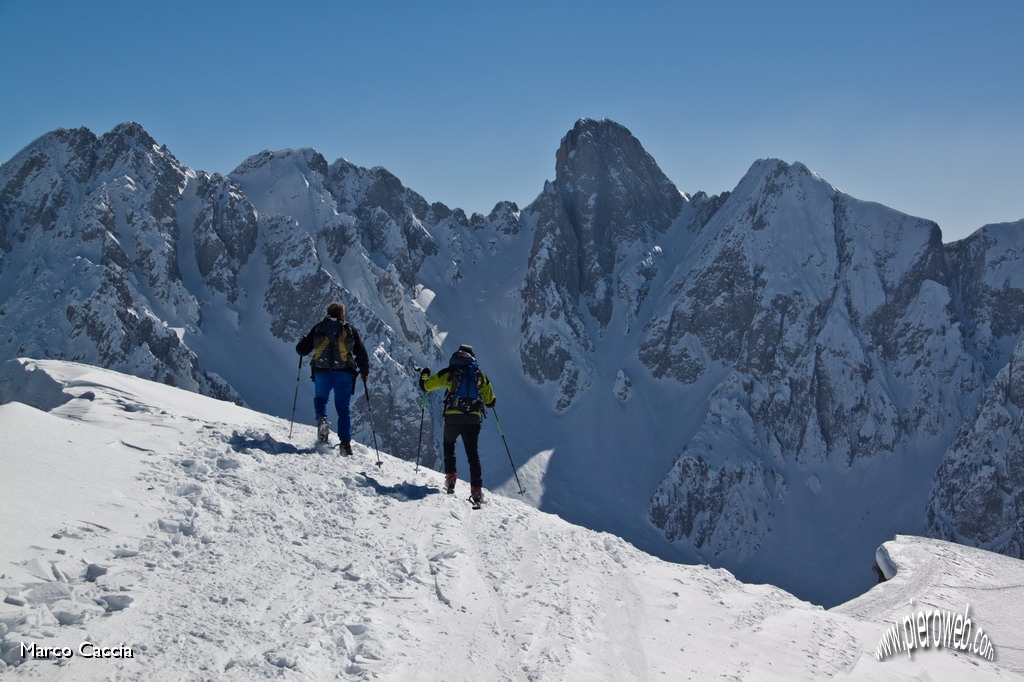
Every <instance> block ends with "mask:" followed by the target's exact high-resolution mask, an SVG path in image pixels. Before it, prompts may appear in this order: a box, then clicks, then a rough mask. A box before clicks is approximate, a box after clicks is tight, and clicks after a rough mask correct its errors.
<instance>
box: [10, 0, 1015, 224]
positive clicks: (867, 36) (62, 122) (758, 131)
mask: <svg viewBox="0 0 1024 682" xmlns="http://www.w3.org/2000/svg"><path fill="white" fill-rule="evenodd" d="M0 102H2V104H0V161H6V160H8V159H10V158H11V157H12V156H13V155H14V154H15V153H17V152H18V151H19V150H20V149H22V148H23V147H25V146H26V145H28V144H29V143H30V142H32V141H33V140H34V139H36V138H37V137H39V136H40V135H42V134H44V133H46V132H48V131H50V130H53V129H55V128H59V127H64V128H77V127H80V126H85V127H87V128H89V129H91V130H92V131H93V132H95V133H97V134H102V133H105V132H107V131H109V130H110V129H111V128H113V127H114V126H115V125H117V124H118V123H120V122H123V121H137V122H139V123H141V124H142V126H143V127H145V128H146V130H148V131H149V133H150V134H151V135H152V136H153V137H154V138H155V139H156V141H157V142H158V143H160V144H165V145H167V147H168V148H169V149H170V150H171V151H172V152H173V153H174V155H175V156H176V157H177V158H178V159H179V160H180V161H181V162H183V163H185V164H186V165H188V166H190V167H192V168H195V169H198V170H206V171H211V172H213V171H216V172H220V173H228V172H230V171H231V170H233V169H234V168H235V166H237V165H238V164H239V163H240V162H242V161H243V160H244V159H245V158H247V157H248V156H250V155H252V154H255V153H258V152H260V151H262V150H264V149H272V150H278V149H285V148H299V147H312V148H314V149H317V150H318V151H320V152H321V153H322V154H323V155H324V156H325V157H326V158H327V160H328V161H334V160H335V159H337V158H339V157H345V158H346V159H348V160H349V161H352V162H353V163H355V164H358V165H360V166H383V167H385V168H387V169H388V170H390V171H391V172H393V173H394V174H395V175H397V176H398V177H399V179H400V180H401V181H402V182H403V183H404V184H405V185H406V186H408V187H410V188H412V189H413V190H415V191H417V192H419V193H420V194H422V195H423V196H424V197H425V198H426V199H427V200H428V201H431V202H433V201H442V202H444V203H445V204H447V205H449V206H451V207H456V206H457V207H461V208H463V209H465V210H466V211H467V212H469V213H471V212H474V211H479V212H484V213H486V212H488V211H489V210H490V209H491V208H492V207H493V205H494V204H495V203H496V202H498V201H500V200H511V201H515V202H517V203H518V204H519V205H520V206H525V205H526V204H527V203H529V202H530V201H532V200H533V199H534V198H535V197H536V195H537V194H538V193H539V192H540V191H541V189H542V188H543V183H544V181H545V180H547V179H553V178H554V158H555V150H556V149H557V148H558V144H559V141H560V140H561V138H562V136H563V135H565V133H566V132H567V131H568V130H569V129H570V128H571V127H572V126H573V124H574V123H575V121H576V119H578V118H580V117H584V116H587V117H591V118H603V117H607V118H611V119H613V120H615V121H618V122H619V123H621V124H623V125H625V126H626V127H627V128H629V129H630V130H631V131H632V132H633V134H634V135H635V136H636V137H637V138H638V139H639V140H640V142H641V143H642V144H643V145H644V147H645V148H646V149H647V151H648V152H650V153H651V154H652V155H653V156H654V158H655V159H656V160H657V161H658V163H659V165H660V166H661V168H662V169H663V170H664V171H665V173H666V174H667V175H668V176H669V178H671V179H672V180H673V181H674V182H675V183H676V185H678V186H679V188H680V189H681V190H683V191H685V192H689V193H693V192H696V191H698V190H704V191H706V192H708V193H719V192H722V191H726V190H731V189H733V188H734V187H735V186H736V184H737V183H738V182H739V180H740V179H741V178H742V176H743V175H744V173H746V171H747V169H748V168H749V167H750V165H751V164H752V163H753V162H754V161H755V160H757V159H759V158H765V157H776V158H780V159H783V160H784V161H787V162H795V161H800V162H802V163H804V164H806V165H807V166H809V167H810V168H811V169H812V170H814V171H815V172H817V173H818V174H820V175H821V176H822V177H824V178H825V179H826V180H828V181H829V182H831V183H832V184H834V185H836V186H837V187H839V188H840V189H842V190H843V191H845V192H847V193H849V194H851V195H853V196H855V197H857V198H860V199H865V200H869V201H877V202H880V203H883V204H886V205H888V206H891V207H892V208H895V209H898V210H900V211H904V212H906V213H910V214H912V215H916V216H921V217H924V218H929V219H932V220H935V221H936V222H938V223H939V225H940V226H941V227H942V229H943V235H944V239H945V240H946V241H950V240H952V239H958V238H961V237H964V236H966V235H967V234H969V233H970V232H972V231H973V230H974V229H976V228H978V227H980V226H982V225H984V224H987V223H992V222H1006V221H1012V220H1020V219H1022V218H1024V1H1019V0H971V1H968V0H964V1H955V2H954V1H951V0H885V1H882V0H878V1H861V2H854V1H849V2H843V1H840V0H775V1H767V0H764V1H760V0H759V1H756V2H755V1H752V0H751V1H743V0H733V1H729V0H716V1H707V2H686V1H677V2H669V1H657V2H654V1H644V0H629V1H618V0H616V1H612V0H591V1H583V0H577V1H575V2H570V1H561V2H559V1H558V0H547V1H535V0H508V1H505V2H488V1H487V0H475V1H468V2H446V1H444V0H436V1H433V2H427V1H424V0H419V1H416V2H388V1H387V0H378V1H373V0H365V1H361V2H349V1H345V0H336V1H326V0H324V1H304V0H287V1H285V0H282V1H280V2H263V1H260V0H247V1H244V2H243V1H228V0H224V1H218V0H176V1H174V2H171V1H168V2H143V1H142V0H133V1H131V2H128V1H121V0H89V1H83V0H0Z"/></svg>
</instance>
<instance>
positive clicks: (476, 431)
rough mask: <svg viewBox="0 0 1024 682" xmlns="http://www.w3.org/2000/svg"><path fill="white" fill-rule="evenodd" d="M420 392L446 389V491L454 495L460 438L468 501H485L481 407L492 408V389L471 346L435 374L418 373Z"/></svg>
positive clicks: (493, 402)
mask: <svg viewBox="0 0 1024 682" xmlns="http://www.w3.org/2000/svg"><path fill="white" fill-rule="evenodd" d="M420 388H422V389H423V390H424V391H436V390H437V389H439V388H443V389H445V396H444V436H443V443H444V473H445V490H446V491H447V492H448V494H449V495H450V494H452V493H454V492H455V481H456V480H457V479H458V476H457V475H456V472H455V441H456V440H457V439H458V438H459V436H462V445H463V447H465V448H466V458H467V459H468V460H469V485H470V491H471V494H470V500H471V501H472V502H473V503H474V504H476V505H479V504H480V503H482V502H483V500H484V494H483V473H482V471H481V468H480V450H479V446H478V443H479V439H480V424H481V422H483V419H484V407H485V406H486V407H494V404H495V402H496V399H495V397H494V389H492V388H491V382H490V380H489V379H488V378H487V375H486V374H484V373H483V372H481V371H480V367H479V366H478V365H477V363H476V354H475V353H474V351H473V347H472V346H466V345H462V346H459V349H458V350H457V351H455V353H454V354H453V355H452V357H451V360H449V362H448V366H447V367H445V368H444V369H442V370H441V371H439V372H438V373H437V374H431V372H430V370H429V369H422V370H420Z"/></svg>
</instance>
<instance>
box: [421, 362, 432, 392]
mask: <svg viewBox="0 0 1024 682" xmlns="http://www.w3.org/2000/svg"><path fill="white" fill-rule="evenodd" d="M429 378H430V370H429V369H427V368H426V367H424V368H423V369H421V370H420V390H421V391H426V390H427V388H426V386H424V382H426V380H427V379H429Z"/></svg>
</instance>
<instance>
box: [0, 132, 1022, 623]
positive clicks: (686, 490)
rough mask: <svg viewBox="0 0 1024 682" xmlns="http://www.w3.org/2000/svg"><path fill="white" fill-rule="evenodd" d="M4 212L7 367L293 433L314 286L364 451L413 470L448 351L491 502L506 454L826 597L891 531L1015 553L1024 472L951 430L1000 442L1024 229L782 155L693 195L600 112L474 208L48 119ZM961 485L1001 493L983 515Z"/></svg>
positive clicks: (545, 477)
mask: <svg viewBox="0 0 1024 682" xmlns="http://www.w3.org/2000/svg"><path fill="white" fill-rule="evenodd" d="M0 228H2V229H0V255H2V261H0V306H2V307H0V312H2V314H3V320H4V330H5V332H6V333H5V334H4V335H3V337H2V338H0V359H6V358H10V357H15V356H34V357H40V358H66V359H72V360H77V361H80V362H87V363H92V364H96V365H101V366H104V367H110V368H114V369H117V370H120V371H123V372H128V373H132V374H135V375H139V376H142V377H145V378H150V379H155V380H158V381H162V382H165V383H171V384H174V385H177V386H180V387H183V388H187V389H190V390H193V391H199V392H202V393H205V394H207V395H212V396H215V397H220V398H226V399H229V400H235V401H237V402H244V403H246V404H248V405H250V406H252V407H254V408H257V409H259V410H261V411H264V412H267V413H270V414H275V415H278V416H282V417H290V416H291V414H292V409H293V404H294V405H296V408H295V409H296V412H295V415H296V420H297V421H299V422H300V423H306V422H308V421H309V419H310V415H311V407H310V402H311V390H310V383H309V381H308V373H307V369H306V368H305V367H299V366H298V358H297V356H296V355H295V354H294V350H293V344H294V343H295V341H296V339H297V338H298V337H299V336H301V335H302V334H303V333H305V331H307V330H308V329H309V327H311V326H312V325H313V324H314V323H315V322H316V321H317V320H319V319H320V318H321V317H322V316H323V313H324V308H325V306H326V304H327V303H328V302H329V301H331V300H333V299H338V300H341V301H343V302H345V303H346V305H347V306H348V317H349V318H350V320H351V321H352V322H353V323H354V324H355V325H356V326H357V327H358V328H359V330H360V332H361V334H362V336H363V338H364V341H365V342H366V344H367V347H368V350H369V351H370V353H371V363H372V365H373V369H372V370H371V380H370V382H369V384H368V385H367V390H366V391H365V395H356V396H355V398H354V400H353V407H354V409H355V413H356V414H355V422H356V423H355V427H356V429H355V433H356V438H357V440H360V441H361V442H364V443H372V442H374V440H376V441H378V442H379V444H380V446H381V448H382V449H384V450H386V451H390V452H393V453H396V454H397V455H399V456H402V457H405V458H407V459H413V458H415V457H417V456H420V458H421V461H422V462H423V463H425V464H427V465H428V466H430V465H434V464H435V463H436V452H437V449H438V448H437V442H436V441H437V435H436V434H437V431H438V428H437V421H438V420H437V413H438V402H437V397H436V396H433V395H432V396H431V397H430V399H428V400H427V402H426V403H425V404H424V403H423V402H421V400H420V397H421V396H420V394H419V391H418V388H417V386H416V382H415V378H416V372H415V368H416V367H418V366H423V365H427V366H431V367H434V368H435V369H436V368H438V367H440V366H442V365H443V363H444V362H445V361H446V360H447V357H448V355H449V354H450V353H451V352H452V351H453V350H454V349H455V348H456V347H457V346H458V345H459V344H461V343H470V344H472V345H474V346H475V347H476V349H477V355H478V359H479V360H480V362H481V365H482V367H483V368H484V371H486V372H487V373H488V374H489V375H490V376H491V379H492V381H493V382H494V384H495V389H496V394H497V396H498V402H499V406H498V408H497V409H498V411H499V413H500V415H501V420H502V422H501V424H502V425H503V426H504V427H505V428H506V430H507V431H508V433H507V436H508V438H507V439H506V440H504V441H502V440H501V439H499V437H498V432H496V431H497V430H495V429H493V428H492V427H491V426H490V421H489V422H488V424H487V425H485V429H484V437H483V441H482V447H483V458H484V467H485V483H486V484H487V485H488V487H490V488H492V489H499V490H501V489H509V488H511V486H512V484H511V483H510V482H509V479H510V478H512V469H511V468H510V466H509V465H510V459H511V460H512V462H511V463H512V464H515V465H517V466H522V469H521V470H520V471H519V475H520V476H521V477H523V478H525V479H527V480H528V481H529V484H528V485H527V489H528V490H527V498H528V499H529V500H531V501H532V502H533V503H535V504H537V505H538V506H540V507H541V508H542V509H546V510H549V511H554V512H557V513H559V514H561V515H562V516H564V517H566V518H567V519H569V520H571V521H574V522H577V523H581V524H583V525H587V526H590V527H592V528H596V529H599V530H605V531H609V532H614V533H616V534H619V535H621V536H622V537H625V538H626V539H628V540H630V541H631V542H633V543H634V544H636V545H637V546H639V547H641V548H642V549H645V550H648V551H651V552H653V553H655V554H657V555H659V556H661V557H664V558H669V559H673V560H684V561H702V562H705V563H710V564H713V565H720V566H725V567H728V568H729V569H730V570H732V571H733V572H735V573H736V574H737V575H739V576H740V577H742V578H745V579H750V580H757V581H769V582H773V583H775V584H777V585H780V586H783V587H785V588H786V589H788V590H790V591H792V592H794V593H795V594H797V595H799V596H802V597H804V598H807V599H811V600H814V601H817V602H819V603H826V604H828V603H837V602H838V601H841V600H843V599H846V598H848V597H850V596H852V595H854V594H856V593H859V592H861V591H863V590H864V589H866V587H867V586H869V585H870V583H871V582H872V580H873V579H874V575H873V574H872V572H871V571H870V570H869V568H870V556H871V553H872V552H873V551H874V548H875V547H877V546H878V544H880V543H881V542H883V541H885V540H887V539H889V538H891V537H892V536H893V535H894V534H895V533H897V532H902V533H915V534H922V533H924V532H925V531H926V529H930V532H932V533H934V534H936V535H940V536H942V537H953V538H956V539H957V540H958V541H961V542H964V543H968V544H982V545H984V546H987V547H994V548H997V549H1000V550H1001V551H1006V552H1007V553H1010V554H1014V555H1015V556H1020V547H1021V543H1020V541H1019V538H1020V535H1019V532H1018V535H1017V536H1015V537H1017V538H1018V540H1017V541H1016V542H1010V541H1007V542H1004V543H1002V544H999V543H996V542H994V540H993V538H1006V537H1010V536H1011V535H1012V534H1013V527H1014V526H1013V524H1014V523H1015V519H1016V518H1019V513H1016V512H1013V511H1012V509H1013V508H1014V507H1013V504H1016V503H1012V502H1011V501H1009V500H1011V498H1013V495H1015V494H1016V495H1017V497H1019V490H1020V489H1021V486H1020V485H1019V481H1017V479H1018V478H1019V472H1020V466H1019V464H1015V463H1014V460H1013V458H1012V455H1011V451H1010V450H1009V449H1006V448H1004V449H1000V450H999V452H998V453H995V452H991V451H987V450H986V451H984V452H983V451H982V448H984V447H985V446H983V445H982V443H983V442H984V439H980V438H977V437H971V435H970V434H969V430H970V429H972V428H977V427H978V425H979V424H983V423H985V424H988V423H992V424H994V423H996V422H998V423H999V427H998V428H1000V429H1002V431H1001V433H1003V434H1004V436H1002V438H1004V439H1007V440H1009V441H1013V439H1014V438H1016V441H1015V442H1017V443H1019V441H1020V439H1019V434H1020V432H1021V418H1020V411H1019V409H1017V408H1015V407H1013V405H1016V404H1019V403H1013V404H1010V402H1009V401H1008V399H1006V398H1005V396H1006V395H1008V394H1007V393H1006V392H1005V391H1003V393H1001V394H999V393H998V392H997V393H996V394H993V390H994V389H993V388H992V386H997V385H1001V384H1000V382H1001V381H1003V379H1002V378H999V379H996V380H995V383H993V378H995V377H997V375H998V376H999V377H1002V374H1000V373H1001V372H1002V371H1003V370H1004V368H1005V367H1008V366H1010V365H1008V363H1010V361H1011V354H1012V353H1013V349H1014V348H1015V347H1016V346H1017V344H1018V342H1020V341H1021V340H1022V334H1021V319H1022V317H1021V315H1020V312H1021V311H1022V308H1024V275H1021V274H1020V273H1021V272H1024V270H1022V269H1021V268H1019V267H1015V265H1014V264H1015V263H1017V264H1019V263H1018V261H1019V259H1020V257H1021V254H1022V252H1024V223H1017V224H1014V225H1004V226H988V227H986V228H982V229H981V230H979V231H978V232H977V233H975V235H973V236H972V237H970V238H968V239H966V240H964V241H962V242H959V243H956V244H950V245H943V244H942V241H941V234H940V232H939V229H938V227H937V226H936V225H935V224H933V223H930V222H928V221H924V220H920V219H917V218H912V217H909V216H906V215H904V214H901V213H899V212H897V211H894V210H891V209H888V208H886V207H884V206H880V205H878V204H872V203H867V202H863V201H859V200H857V199H854V198H853V197H850V196H848V195H846V194H844V193H842V192H840V191H839V190H837V189H836V188H834V187H832V186H831V185H829V184H828V183H827V182H825V181H824V180H823V179H821V178H820V177H818V176H816V175H815V174H814V173H812V172H811V171H810V170H808V169H807V168H805V167H804V166H802V165H801V164H792V165H789V164H786V163H783V162H781V161H777V160H762V161H758V162H756V163H755V164H754V165H753V166H752V167H751V169H750V171H749V172H748V173H747V175H746V176H745V177H744V178H743V179H742V180H741V182H740V183H739V185H737V187H736V189H735V190H734V191H733V192H731V193H728V194H725V195H722V196H711V197H709V196H707V195H705V194H703V193H699V192H698V193H695V194H693V195H692V196H687V195H686V194H684V193H682V192H680V191H679V189H677V188H676V187H675V186H674V185H673V184H672V182H671V181H670V180H668V179H667V178H666V177H665V176H664V174H663V173H662V172H661V171H660V169H659V168H658V166H657V164H656V163H655V161H654V159H652V158H651V157H650V155H649V154H647V153H646V152H645V151H644V149H643V147H642V146H641V144H640V143H639V142H638V141H637V140H636V139H635V138H634V137H633V136H632V135H631V134H630V133H629V131H628V130H626V129H625V128H624V127H622V126H621V125H619V124H617V123H614V122H611V121H607V120H604V121H594V120H589V119H582V120H580V121H579V122H577V124H576V125H575V126H574V128H573V129H572V130H571V131H570V132H569V133H568V134H567V135H566V137H565V138H564V139H563V141H562V144H561V145H560V147H559V149H558V150H557V153H556V171H555V180H554V181H552V182H549V183H547V184H546V185H545V187H544V188H543V191H542V192H541V193H540V195H539V196H538V197H537V199H536V200H535V201H534V202H532V203H531V204H530V205H529V206H527V207H525V208H523V209H522V210H520V209H519V208H518V207H517V206H515V205H514V204H511V203H501V204H498V205H497V206H496V207H495V209H494V210H493V211H492V212H491V214H490V215H488V216H483V215H480V214H474V215H473V216H472V217H469V218H467V216H466V215H465V214H464V213H463V212H462V211H461V210H458V209H454V210H452V209H449V208H448V207H447V206H445V205H443V204H441V203H434V204H429V203H428V202H427V201H426V200H424V199H423V198H422V197H421V196H419V195H418V194H416V193H415V192H413V191H412V190H410V189H408V188H406V187H404V186H403V185H402V184H401V182H400V181H399V180H398V179H397V178H395V177H394V176H393V175H392V174H390V173H388V172H387V171H386V170H384V169H381V168H373V169H365V168H360V167H357V166H354V165H353V164H351V163H349V162H347V161H345V160H344V159H339V160H338V161H335V162H334V163H333V164H329V163H328V162H327V161H326V159H324V158H323V157H322V156H321V155H320V154H318V153H317V152H315V151H313V150H308V149H307V150H286V151H280V152H269V151H268V152H263V153H260V154H257V155H255V156H253V157H251V158H249V159H247V160H246V161H244V162H243V163H242V164H241V165H240V166H239V167H238V168H237V169H236V170H235V171H234V172H233V173H231V174H230V175H229V176H228V177H223V176H220V175H216V174H213V175H211V174H208V173H204V172H201V171H195V170H192V169H189V168H187V167H185V166H183V165H182V164H181V163H180V162H178V161H177V160H176V159H175V158H174V157H173V156H172V155H171V153H170V152H169V151H168V150H167V149H166V148H163V147H159V146H158V145H157V144H156V143H155V142H154V141H153V140H152V139H151V138H150V137H149V136H148V135H147V134H146V133H145V131H144V130H143V129H142V128H141V127H139V126H138V125H137V124H124V125H122V126H119V127H118V128H116V129H115V130H114V131H112V132H110V133H108V134H106V135H104V136H102V137H96V136H95V135H93V134H92V133H90V132H89V131H87V130H84V129H80V130H76V131H66V130H59V131H55V132H53V133H50V134H48V135H46V136H44V137H42V138H40V139H39V140H37V141H36V142H35V143H33V144H32V145H30V146H29V147H27V148H26V149H25V150H23V151H22V152H20V153H19V154H18V155H16V156H15V157H14V158H13V159H12V160H11V161H10V162H8V163H6V164H4V165H3V166H0ZM297 380H298V384H297V385H296V381H297ZM1004 383H1007V385H1009V384H1010V383H1012V379H1011V378H1007V379H1005V382H1004ZM360 393H364V391H362V390H360ZM295 396H297V398H296V397H295ZM293 400H294V401H295V402H294V403H293ZM1000 401H1002V402H1000ZM979 406H980V407H981V411H980V412H979ZM368 408H369V409H368ZM494 416H495V417H496V416H497V415H494ZM994 428H995V427H994ZM958 433H959V434H960V436H959V437H958ZM954 442H955V444H954ZM951 445H953V448H952V449H950V446H951ZM507 446H511V447H508V449H506V448H507ZM947 450H948V454H947ZM506 455H508V456H506ZM986 457H987V458H988V459H985V458H986ZM993 458H994V459H993ZM989 460H993V463H992V464H991V468H992V469H993V471H994V472H995V473H994V474H993V475H991V476H986V477H979V476H976V475H973V474H972V473H970V472H973V471H975V470H977V469H978V467H981V466H983V462H988V461H989ZM995 460H998V461H995ZM986 471H988V469H986ZM953 481H956V482H957V483H955V485H954V483H952V482H953ZM1014 481H1016V482H1014ZM1014 486H1016V487H1014ZM511 489H512V490H517V488H511ZM1007 491H1011V492H1007ZM1012 491H1017V492H1016V493H1014V492H1012ZM964 495H966V496H968V498H967V499H970V500H984V501H985V504H986V505H988V506H987V507H986V509H988V508H990V507H993V505H994V504H995V502H992V500H998V501H999V502H1000V504H1002V507H1001V509H1000V510H997V511H998V513H997V511H992V512H991V513H989V514H988V515H986V516H985V520H984V521H983V522H980V521H979V520H978V513H979V512H978V510H977V509H976V508H973V509H966V508H965V507H968V506H970V505H971V504H973V503H964V501H963V499H965V498H963V497H962V496H964ZM957 496H961V497H957ZM1013 499H1015V498H1013ZM1018 508H1019V505H1018ZM993 509H994V507H993ZM926 510H928V513H927V515H926ZM982 526H984V527H983V528H982ZM1018 531H1019V529H1018ZM822 547H827V548H829V551H821V548H822Z"/></svg>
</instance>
